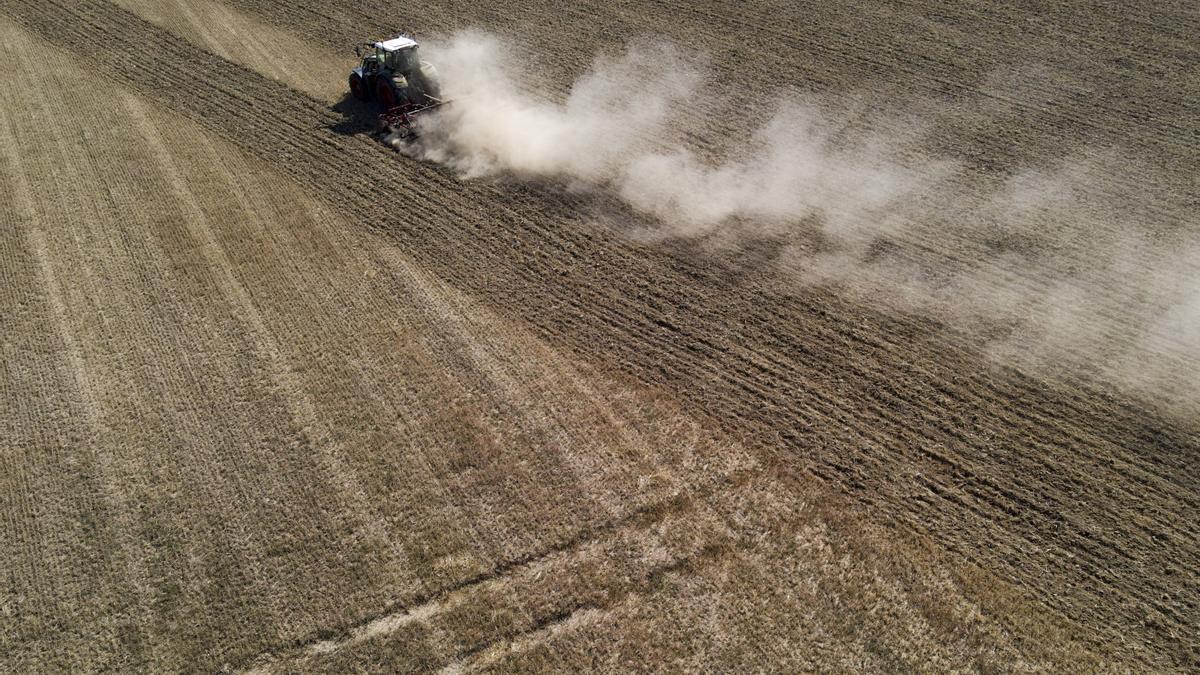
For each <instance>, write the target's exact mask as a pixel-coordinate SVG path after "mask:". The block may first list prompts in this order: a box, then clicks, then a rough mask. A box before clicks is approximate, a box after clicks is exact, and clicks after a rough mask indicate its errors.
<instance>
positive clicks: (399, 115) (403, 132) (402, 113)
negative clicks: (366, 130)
mask: <svg viewBox="0 0 1200 675" xmlns="http://www.w3.org/2000/svg"><path fill="white" fill-rule="evenodd" d="M427 98H428V100H427V101H426V102H424V103H421V104H414V103H412V102H409V101H405V102H404V103H401V104H400V105H397V106H393V107H391V108H389V109H387V110H385V111H384V112H382V113H380V115H379V122H378V124H377V126H376V132H377V133H378V134H379V137H380V139H382V140H383V142H384V143H386V144H388V145H389V146H391V147H393V148H396V149H400V148H402V147H403V146H404V145H405V144H407V143H409V142H411V141H412V140H414V139H416V137H417V126H416V122H417V119H418V118H420V117H421V116H422V115H426V114H428V113H431V112H433V111H434V110H437V109H438V108H441V107H442V106H444V105H446V104H447V102H446V101H442V100H440V99H436V98H433V97H432V96H430V97H427Z"/></svg>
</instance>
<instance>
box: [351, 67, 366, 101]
mask: <svg viewBox="0 0 1200 675" xmlns="http://www.w3.org/2000/svg"><path fill="white" fill-rule="evenodd" d="M350 93H351V94H353V95H354V98H356V99H358V100H360V101H365V100H367V85H366V84H365V83H364V82H363V79H362V77H361V76H360V75H359V74H358V73H351V74H350Z"/></svg>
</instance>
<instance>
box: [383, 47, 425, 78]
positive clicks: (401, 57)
mask: <svg viewBox="0 0 1200 675" xmlns="http://www.w3.org/2000/svg"><path fill="white" fill-rule="evenodd" d="M418 63H420V61H419V60H418V58H417V48H416V47H406V48H404V49H397V50H396V51H394V52H392V53H390V54H388V66H389V67H390V68H391V69H392V70H394V71H396V72H398V73H408V72H412V71H413V70H416V68H417V64H418Z"/></svg>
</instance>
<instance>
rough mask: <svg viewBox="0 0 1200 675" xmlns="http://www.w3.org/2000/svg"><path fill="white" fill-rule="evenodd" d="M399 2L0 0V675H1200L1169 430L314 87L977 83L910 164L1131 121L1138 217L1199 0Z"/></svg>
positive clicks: (1189, 199) (1089, 136)
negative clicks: (710, 57) (446, 46)
mask: <svg viewBox="0 0 1200 675" xmlns="http://www.w3.org/2000/svg"><path fill="white" fill-rule="evenodd" d="M393 5H394V3H384V2H381V1H379V0H367V1H366V2H355V3H350V2H336V3H324V2H322V3H318V2H315V1H314V0H293V1H290V2H271V3H265V2H264V3H259V2H257V0H229V1H228V2H225V3H219V2H216V1H215V0H205V2H203V3H186V2H183V0H179V1H178V2H168V1H164V2H161V3H151V2H145V1H144V0H119V1H118V2H116V3H108V2H96V1H85V2H70V1H67V0H61V1H58V0H47V1H45V2H33V1H32V0H30V1H28V2H27V1H26V0H4V1H3V2H0V72H3V74H4V83H5V86H4V87H3V89H0V175H2V176H3V179H2V180H0V191H2V199H0V203H3V204H5V205H6V208H5V209H4V211H3V214H2V216H0V218H2V220H0V236H2V237H3V245H2V246H0V256H2V259H0V278H2V280H3V286H2V288H0V305H2V306H0V314H2V315H3V316H4V324H3V335H2V337H3V349H4V368H3V369H2V370H0V452H2V453H3V454H2V455H0V457H2V463H0V467H2V468H0V478H3V482H2V483H0V514H3V518H0V536H2V545H0V556H2V558H0V570H3V571H4V572H3V578H2V582H0V583H2V585H0V669H2V670H5V671H14V672H21V671H29V670H46V671H57V670H64V669H78V670H98V669H130V668H133V669H146V670H162V669H167V670H178V669H200V670H214V669H220V668H223V667H228V668H236V669H243V668H260V669H265V670H281V671H284V670H292V669H297V668H298V669H323V670H336V671H342V670H347V669H358V670H389V671H390V670H401V669H413V670H416V669H420V670H424V669H430V668H440V667H450V668H464V669H476V668H480V669H498V670H517V669H535V670H539V669H551V670H561V669H565V668H607V669H614V670H616V669H628V668H631V667H632V668H646V669H668V670H705V669H766V670H780V671H791V672H794V671H797V670H818V669H819V670H878V671H894V670H898V669H915V670H937V671H942V670H948V669H979V670H1027V669H1077V670H1086V671H1094V670H1099V669H1112V670H1128V669H1139V670H1161V669H1180V670H1185V669H1188V668H1194V667H1197V665H1198V662H1197V658H1200V655H1198V653H1197V650H1196V641H1195V638H1194V635H1195V634H1196V632H1197V629H1198V627H1200V621H1198V613H1200V609H1198V608H1197V602H1198V600H1200V598H1198V595H1200V584H1198V568H1200V545H1198V540H1197V534H1198V532H1197V524H1196V523H1197V522H1198V521H1197V516H1198V515H1200V514H1198V508H1197V507H1198V502H1200V497H1198V495H1197V491H1198V488H1200V473H1198V471H1197V466H1200V464H1197V461H1196V460H1197V459H1198V457H1197V454H1198V453H1197V450H1198V448H1200V440H1198V434H1197V432H1198V431H1200V424H1198V423H1197V421H1196V420H1194V419H1190V418H1187V417H1180V416H1178V415H1171V414H1167V413H1163V412H1160V409H1159V408H1158V407H1156V405H1154V404H1153V403H1151V402H1148V401H1146V400H1144V399H1141V398H1136V397H1134V396H1132V395H1129V394H1126V393H1122V391H1121V390H1119V389H1113V388H1108V387H1105V386H1103V385H1100V384H1089V385H1082V384H1081V385H1078V386H1076V385H1071V384H1067V383H1064V382H1063V381H1061V380H1058V379H1047V378H1045V377H1042V376H1040V375H1038V374H1036V373H1024V372H1020V371H1017V370H1013V369H997V368H993V367H989V365H988V362H987V361H986V358H985V356H984V354H983V353H982V349H981V347H980V346H979V345H978V344H976V343H974V342H972V341H971V340H970V339H968V338H965V337H963V336H961V335H959V334H957V333H952V332H951V331H950V330H949V329H946V328H944V327H943V326H941V325H940V324H938V323H936V322H933V321H931V320H929V319H927V318H923V317H920V316H913V315H910V314H904V313H898V312H886V311H881V310H880V309H879V308H877V307H874V306H866V305H863V304H861V303H860V302H859V301H857V300H855V299H853V298H849V297H846V296H843V295H839V294H838V293H836V292H834V291H830V290H822V289H818V288H812V287H795V286H786V287H785V286H781V285H780V284H778V283H776V280H775V279H773V278H771V277H769V276H767V275H765V274H764V273H760V272H758V271H757V270H759V269H760V266H758V265H756V264H755V262H756V261H755V259H754V255H755V254H754V252H753V251H750V252H747V251H731V252H725V253H717V254H714V253H712V252H702V251H699V250H697V247H695V246H693V245H691V244H688V243H681V244H658V245H652V244H644V243H637V242H634V241H630V240H628V239H627V238H625V237H623V236H622V235H621V233H620V232H619V231H614V228H613V227H612V226H611V223H610V222H608V221H609V220H610V217H609V216H605V217H604V218H601V217H598V216H597V215H596V205H595V202H594V199H593V198H592V197H589V196H587V195H579V194H577V193H570V192H565V191H561V190H558V189H556V188H555V187H553V186H543V185H536V184H521V183H518V184H511V183H509V182H499V183H497V182H488V181H464V180H461V179H460V178H458V177H457V176H456V175H454V174H453V173H452V172H450V171H448V170H445V169H443V168H440V167H437V166H431V165H427V164H422V163H418V162H415V161H413V160H409V159H406V158H402V157H400V156H397V155H395V154H394V153H392V152H390V151H389V150H387V149H385V148H383V147H381V146H380V144H378V143H376V142H374V141H373V140H372V139H370V138H369V137H367V136H365V135H363V134H361V133H359V132H360V131H361V129H360V128H359V127H358V126H357V125H356V123H355V121H354V119H353V118H351V119H347V114H346V106H345V104H343V103H340V102H339V100H338V96H337V94H336V92H337V91H339V88H340V86H341V84H342V83H341V78H342V77H343V76H344V75H343V74H342V73H340V72H335V71H336V64H337V61H336V59H337V57H338V55H339V54H340V53H341V52H342V51H343V50H345V49H347V48H348V47H349V45H351V44H352V43H353V42H354V41H357V40H360V39H364V38H366V37H370V36H372V35H376V34H380V33H385V32H389V31H391V30H394V29H395V27H396V26H404V27H410V28H414V29H416V30H418V31H423V32H428V33H437V32H443V33H445V32H450V31H453V30H455V29H457V28H460V27H463V26H468V25H473V26H479V27H483V28H486V29H488V30H491V31H494V32H496V33H498V34H500V35H503V36H509V37H512V38H513V39H518V40H522V41H524V42H525V48H527V49H529V50H530V51H531V52H535V53H537V54H540V55H541V56H542V58H541V59H540V60H539V62H540V63H544V64H546V65H545V66H544V68H543V69H542V70H541V71H539V72H538V73H537V75H538V76H540V77H541V78H543V79H544V81H545V82H547V83H548V84H549V86H558V87H561V86H565V83H566V82H569V81H570V78H572V77H573V76H575V75H577V74H578V72H579V71H580V70H581V69H583V68H584V67H586V65H587V63H588V61H589V60H590V58H591V55H592V54H593V53H594V51H596V49H599V48H601V47H602V46H603V45H605V44H612V43H614V42H616V43H619V42H620V41H621V40H622V39H624V38H626V37H630V36H634V35H637V34H639V33H644V32H648V31H649V32H655V33H660V34H664V35H666V36H668V37H671V38H674V39H676V40H679V41H681V42H683V43H687V44H694V45H697V47H698V48H700V49H704V50H709V51H716V50H718V49H720V48H721V46H722V45H725V44H736V45H738V49H739V54H740V55H739V58H738V59H736V60H735V61H731V62H730V63H729V64H728V66H727V67H728V70H726V71H722V72H724V73H726V74H733V73H736V75H737V76H738V77H739V78H740V81H741V82H742V83H743V86H744V87H745V88H746V89H747V91H751V92H759V93H762V94H764V96H765V95H766V94H767V93H768V92H770V91H772V90H773V89H774V88H777V87H779V86H782V85H785V84H791V85H796V84H800V85H803V86H807V87H811V88H814V89H816V90H819V91H829V92H834V93H837V92H848V91H851V90H854V91H856V92H859V95H865V96H868V97H869V96H870V95H869V94H862V93H861V91H862V89H863V86H864V85H863V83H864V82H866V83H870V82H872V81H877V82H887V83H889V87H894V88H895V89H899V90H913V91H918V90H919V91H924V92H927V93H929V95H936V96H944V97H947V98H948V99H949V100H956V97H965V98H971V97H976V96H985V97H989V98H991V99H992V100H994V101H995V106H994V107H991V108H982V109H980V108H978V107H974V106H963V107H962V113H961V114H960V115H957V116H952V117H951V118H950V119H946V120H943V121H941V122H939V124H941V125H942V126H943V127H944V128H943V131H944V133H939V134H936V135H934V136H933V138H935V139H937V140H936V144H939V145H938V147H931V148H929V149H928V150H929V151H930V152H944V153H952V154H955V155H956V156H962V157H966V158H969V159H970V161H971V162H972V163H973V165H975V166H977V168H978V169H979V170H980V171H991V170H995V171H1005V170H1012V169H1014V168H1016V167H1018V166H1020V165H1021V164H1022V163H1026V162H1035V161H1038V160H1039V159H1046V158H1050V157H1053V156H1055V155H1056V154H1060V153H1061V152H1063V148H1064V147H1065V146H1066V145H1069V144H1070V143H1073V142H1081V143H1103V142H1120V143H1122V144H1124V145H1127V146H1131V147H1136V148H1140V149H1141V150H1142V151H1143V152H1144V154H1145V155H1147V156H1150V157H1152V158H1153V160H1152V161H1153V163H1154V164H1155V170H1156V171H1158V172H1160V173H1161V175H1162V176H1164V179H1163V181H1162V185H1161V186H1160V188H1161V191H1162V193H1161V195H1158V194H1150V195H1147V197H1146V200H1147V202H1146V203H1147V204H1148V205H1149V206H1148V207H1147V208H1160V209H1162V210H1163V212H1162V218H1161V219H1160V220H1159V221H1156V222H1161V223H1162V226H1163V227H1164V228H1169V227H1170V226H1171V225H1172V224H1173V223H1178V222H1183V221H1185V220H1186V218H1187V213H1183V212H1178V211H1171V210H1169V209H1179V208H1183V207H1181V206H1178V205H1179V204H1180V203H1182V204H1184V205H1185V206H1186V205H1187V204H1189V203H1191V204H1194V203H1195V199H1196V197H1195V193H1196V185H1195V182H1194V181H1195V175H1197V169H1198V168H1200V167H1197V163H1196V158H1197V156H1200V153H1198V152H1197V149H1198V148H1197V145H1200V129H1198V128H1197V126H1196V120H1197V119H1200V115H1197V109H1196V102H1197V100H1200V91H1197V82H1196V81H1195V78H1194V77H1191V78H1190V79H1189V76H1188V74H1187V73H1188V72H1194V68H1195V65H1196V63H1197V54H1196V46H1195V44H1194V39H1193V38H1192V35H1194V33H1195V30H1194V29H1196V28H1197V25H1196V16H1195V13H1194V10H1191V9H1189V7H1188V6H1187V5H1186V4H1184V3H1179V5H1178V6H1177V7H1171V6H1167V5H1162V6H1159V8H1158V9H1155V10H1153V11H1149V10H1141V9H1137V8H1123V7H1122V8H1119V7H1117V6H1112V5H1108V4H1103V3H1102V4H1098V5H1096V6H1094V7H1089V8H1084V7H1082V6H1076V5H1073V4H1071V3H1062V4H1059V5H1055V6H1054V7H1053V8H1048V9H1042V10H1039V11H1038V12H1036V13H1033V12H1031V11H1030V10H1018V9H1012V8H1006V7H998V6H993V5H992V4H990V3H983V2H977V3H965V4H961V3H960V4H959V5H956V6H955V7H954V8H952V9H947V8H938V7H933V6H929V5H927V4H925V3H890V4H881V5H877V6H873V7H868V8H862V7H858V6H857V5H856V6H855V7H853V8H851V7H848V6H847V7H841V6H839V5H836V4H818V5H815V6H811V7H803V8H801V7H798V6H796V5H794V3H772V2H768V1H766V0H760V1H758V2H755V3H752V4H750V5H749V6H748V7H743V6H741V5H738V6H736V8H735V6H734V5H732V4H727V3H645V4H632V3H604V4H600V5H597V6H595V7H590V6H589V8H584V7H583V6H576V5H563V4H562V3H545V2H542V0H524V1H523V2H518V3H489V2H476V3H470V4H468V5H458V4H456V5H454V6H451V7H446V8H441V7H424V6H422V7H409V8H397V7H394V6H393ZM281 44H282V45H293V46H294V49H293V50H290V51H293V52H295V53H291V54H290V55H289V56H290V58H291V59H294V60H290V61H289V60H279V59H271V58H269V55H270V54H271V53H272V50H274V49H277V48H282V47H279V45H281ZM349 61H350V59H349V58H347V61H346V64H347V67H349ZM1030 62H1037V63H1039V64H1042V65H1044V66H1045V67H1046V68H1047V69H1049V70H1050V72H1052V73H1054V77H1055V78H1057V80H1056V81H1055V84H1056V86H1055V87H1054V88H1053V91H1046V92H1042V93H1043V94H1044V95H1042V96H1031V98H1028V99H1020V98H1013V97H1011V96H1008V95H1002V92H1000V93H998V92H996V91H995V80H994V78H993V79H988V75H989V74H990V73H994V72H996V71H997V70H998V69H1000V70H1002V69H1003V68H1006V67H1011V68H1014V69H1017V70H1018V71H1019V69H1020V68H1021V67H1022V66H1023V64H1028V63H1030ZM293 64H294V65H293ZM81 66H83V67H81ZM333 76H336V77H338V81H337V82H336V83H332V84H331V83H330V82H328V79H329V78H330V77H333ZM868 90H869V87H868ZM1085 90H1086V91H1088V92H1091V93H1092V95H1088V96H1072V95H1070V92H1072V91H1085ZM884 95H885V94H883V93H880V94H879V96H880V97H883V96H884ZM1149 101H1153V103H1152V104H1151V103H1149ZM704 112H705V111H704V109H703V106H700V108H699V109H698V111H697V114H698V115H702V114H704ZM741 124H744V122H741V121H738V120H736V119H730V118H727V117H720V118H715V117H714V118H713V120H712V121H711V122H709V123H708V128H709V130H710V131H711V132H712V134H711V135H708V136H705V137H706V138H722V135H721V133H720V132H734V131H738V130H739V125H741ZM704 142H705V141H699V140H698V141H696V143H697V146H698V148H699V149H700V150H701V151H703V152H708V153H713V154H719V153H720V152H721V151H722V146H721V144H720V143H712V144H709V145H701V144H702V143H704ZM366 167H369V168H370V173H369V175H368V174H366V173H365V172H364V168H366ZM1114 181H1116V179H1114ZM1096 189H1097V190H1098V191H1099V192H1104V191H1110V192H1119V191H1120V189H1121V186H1120V185H1117V184H1115V182H1114V184H1111V185H1110V184H1106V185H1100V186H1097V187H1096ZM1181 194H1182V195H1183V199H1182V202H1181V200H1180V197H1179V196H1180V195H1181ZM1071 234H1072V233H1065V234H1064V237H1065V238H1067V239H1070V238H1071ZM922 245H924V246H926V247H927V250H929V251H930V255H933V254H936V253H937V252H938V251H939V250H941V249H945V250H947V251H950V252H951V253H954V252H960V253H963V254H964V255H969V254H970V251H969V250H967V249H960V248H956V247H959V246H960V244H959V243H956V242H955V241H953V240H946V241H929V242H923V243H922ZM1029 283H1037V280H1036V279H1034V280H1030V282H1029ZM1113 292H1114V293H1115V292H1116V291H1113ZM1183 367H1184V368H1188V367H1190V368H1193V369H1194V368H1195V367H1196V364H1194V363H1193V364H1183Z"/></svg>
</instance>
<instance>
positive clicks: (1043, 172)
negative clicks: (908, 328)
mask: <svg viewBox="0 0 1200 675" xmlns="http://www.w3.org/2000/svg"><path fill="white" fill-rule="evenodd" d="M433 55H434V58H435V60H436V62H437V64H438V67H439V69H440V70H441V73H442V80H443V87H444V92H445V94H446V95H447V97H448V98H450V99H452V100H453V101H454V104H453V106H451V107H450V108H449V109H448V110H447V111H446V112H445V113H443V114H441V115H439V116H438V117H436V118H432V119H430V120H429V121H428V122H427V123H425V127H424V128H423V129H422V131H423V145H422V149H421V152H422V153H423V155H424V156H425V157H426V158H427V159H430V160H434V161H437V162H441V163H444V164H447V165H450V166H452V167H454V168H456V169H457V170H459V171H461V172H462V173H463V174H464V175H466V176H469V177H479V176H490V175H499V174H503V175H515V176H518V177H522V178H526V179H551V180H555V181H559V182H566V183H568V184H572V185H574V186H576V187H582V188H584V189H593V190H597V191H603V192H605V193H606V194H611V195H615V196H617V197H619V198H620V199H621V200H623V201H624V202H625V203H626V204H627V205H628V206H629V207H630V208H632V209H633V210H634V211H636V212H638V213H640V214H642V215H643V216H645V217H646V220H647V222H650V223H653V225H652V230H653V236H658V237H708V238H723V237H727V236H728V235H729V233H730V232H734V233H736V234H734V235H733V236H734V237H735V238H744V237H770V238H772V239H776V240H781V241H783V242H784V245H783V246H782V253H781V254H780V255H779V256H778V259H777V260H775V262H774V265H775V266H776V267H777V268H778V269H777V271H778V276H779V277H780V278H786V279H789V280H795V281H796V282H798V283H802V284H824V285H834V286H837V287H839V288H841V289H844V291H845V292H847V293H852V294H857V295H859V296H860V297H862V298H864V299H867V300H868V301H870V302H873V303H878V304H881V305H884V306H886V307H887V308H890V309H897V308H898V309H902V310H905V311H913V312H920V313H922V314H925V315H933V316H935V317H936V318H937V319H939V320H941V321H943V322H944V323H945V324H946V325H947V326H949V327H950V328H951V329H953V330H958V331H960V332H962V333H965V334H968V335H971V336H973V337H974V338H978V339H979V340H980V341H981V342H982V343H983V344H984V345H985V346H986V350H987V351H988V353H989V354H990V355H992V356H994V357H995V359H996V360H997V362H998V363H1001V364H1004V365H1016V366H1019V367H1030V368H1037V369H1039V371H1040V372H1043V373H1052V374H1053V373H1060V374H1062V375H1064V376H1066V377H1080V376H1083V377H1088V378H1098V379H1101V380H1103V381H1105V382H1109V383H1114V382H1115V383H1119V384H1121V385H1125V386H1127V387H1130V388H1135V389H1137V390H1139V391H1142V392H1144V393H1151V394H1154V395H1155V397H1156V398H1172V399H1174V400H1175V401H1176V402H1178V401H1180V400H1183V402H1185V403H1186V404H1188V405H1191V404H1194V403H1197V402H1200V388H1198V387H1197V385H1195V384H1194V383H1193V382H1192V380H1193V379H1200V378H1192V377H1189V376H1188V375H1189V374H1190V373H1195V372H1197V365H1198V364H1200V284H1198V283H1197V281H1196V279H1198V278H1200V275H1198V274H1197V272H1198V271H1200V248H1198V247H1195V246H1194V245H1193V244H1192V243H1191V242H1190V240H1189V239H1188V236H1190V235H1191V234H1192V233H1195V232H1196V231H1197V229H1196V228H1197V227H1200V222H1198V221H1197V220H1196V218H1195V216H1191V218H1192V220H1190V221H1189V222H1187V223H1184V224H1183V226H1182V227H1177V228H1175V230H1174V231H1175V232H1177V233H1178V232H1183V233H1184V234H1183V235H1182V238H1180V236H1178V235H1176V236H1175V237H1174V238H1172V237H1170V236H1168V237H1165V238H1164V237H1162V236H1157V235H1155V236H1151V233H1150V232H1149V231H1148V230H1147V229H1146V228H1142V227H1139V225H1140V224H1141V221H1142V220H1144V219H1145V218H1147V217H1153V215H1150V216H1147V213H1151V214H1152V213H1153V209H1150V210H1149V211H1147V210H1146V209H1141V210H1139V208H1138V207H1139V205H1140V204H1141V203H1142V202H1144V201H1145V200H1144V198H1143V195H1141V194H1138V193H1137V190H1136V188H1133V187H1129V188H1126V193H1121V192H1120V189H1116V188H1114V189H1115V190H1116V191H1115V192H1114V189H1108V191H1107V192H1105V191H1097V190H1095V189H1093V186H1095V185H1097V184H1101V183H1103V184H1105V185H1109V186H1111V185H1113V184H1117V185H1120V184H1122V183H1121V182H1119V181H1118V182H1116V183H1114V182H1113V181H1105V180H1104V178H1105V177H1106V176H1107V177H1111V176H1113V175H1121V174H1122V173H1123V172H1128V171H1130V170H1131V163H1133V162H1134V160H1133V159H1132V158H1130V157H1129V156H1127V154H1126V153H1121V152H1116V151H1111V150H1095V149H1090V148H1080V149H1079V150H1078V152H1076V153H1075V154H1074V155H1071V156H1068V157H1065V158H1063V159H1062V160H1061V161H1060V162H1059V163H1058V164H1057V165H1055V166H1043V167H1031V168H1027V169H1025V170H1021V171H1017V172H1015V173H1011V174H1008V175H1006V176H1004V177H1000V178H997V177H996V176H988V175H978V174H977V172H976V173H973V172H972V171H971V170H970V169H969V168H968V167H966V166H964V165H962V164H961V163H959V162H955V161H951V160H947V159H944V158H938V157H934V156H933V155H932V154H931V153H927V152H923V151H921V150H920V148H921V147H922V141H923V135H924V134H925V133H927V129H926V128H924V126H923V125H922V123H921V122H919V121H914V120H904V121H902V123H900V124H896V123H895V121H896V120H895V119H889V120H885V119H884V118H883V116H882V115H880V114H878V113H872V114H873V115H875V117H876V118H877V119H875V120H872V119H870V116H868V119H867V120H866V123H865V124H864V123H863V120H862V117H863V116H862V115H861V114H856V113H855V112H854V111H847V110H846V109H845V108H844V107H843V108H839V107H837V106H834V105H832V104H830V102H829V101H821V100H817V99H814V98H813V97H812V96H804V95H801V94H798V93H795V92H791V93H782V94H781V95H780V96H779V97H778V100H777V101H776V102H774V104H773V106H772V110H771V112H769V113H767V114H766V115H765V117H764V121H763V123H762V124H761V125H759V126H758V127H757V129H754V130H752V131H751V132H750V134H749V136H748V137H745V138H744V140H743V141H742V142H740V143H739V145H738V147H736V148H735V149H734V150H732V151H729V150H725V149H722V148H721V147H718V146H716V145H714V144H712V143H710V142H709V139H707V137H706V135H705V131H706V128H705V126H704V124H705V123H710V124H711V119H713V118H714V117H715V118H716V119H719V115H720V113H721V111H723V110H728V109H729V106H727V105H725V107H723V105H724V104H728V103H730V101H729V98H728V96H723V95H722V93H721V92H722V91H725V89H724V88H723V87H721V86H719V84H720V83H719V82H716V81H715V78H714V77H713V76H712V75H711V72H710V68H708V67H707V64H706V63H705V60H704V58H703V57H697V56H695V55H692V54H690V53H688V52H685V51H683V50H681V49H679V48H677V47H674V46H672V45H670V44H664V43H661V42H650V41H647V42H642V43H636V44H631V45H627V46H626V47H625V48H624V49H622V50H621V51H619V52H617V53H611V54H602V55H598V56H597V57H596V59H595V61H594V62H593V64H592V66H591V68H590V69H589V70H588V71H587V72H586V73H584V74H583V75H582V76H581V77H579V78H578V79H577V80H576V81H575V82H574V83H573V85H572V86H571V87H570V89H569V91H568V92H566V94H565V96H558V97H556V96H555V95H554V93H553V92H552V91H547V90H546V89H545V88H541V89H539V88H538V87H537V86H536V83H535V82H534V80H533V79H532V77H531V74H532V73H533V72H534V71H536V68H534V67H532V65H531V64H529V63H527V62H522V60H521V58H519V57H518V56H516V55H514V54H513V53H512V52H510V51H508V50H506V49H504V48H502V47H501V45H500V43H499V42H498V41H497V40H495V39H494V38H492V37H490V36H488V35H486V34H481V33H468V34H461V35H459V36H457V37H455V38H454V39H452V40H450V41H449V42H448V43H447V44H445V45H442V46H441V47H440V48H437V49H435V51H434V54H433ZM706 121H708V122H706ZM873 122H875V123H873ZM710 135H711V134H710ZM1134 184H1136V182H1129V183H1128V185H1134ZM1177 211H1186V210H1182V209H1180V210H1177ZM1189 246H1191V248H1188V247H1189Z"/></svg>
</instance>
